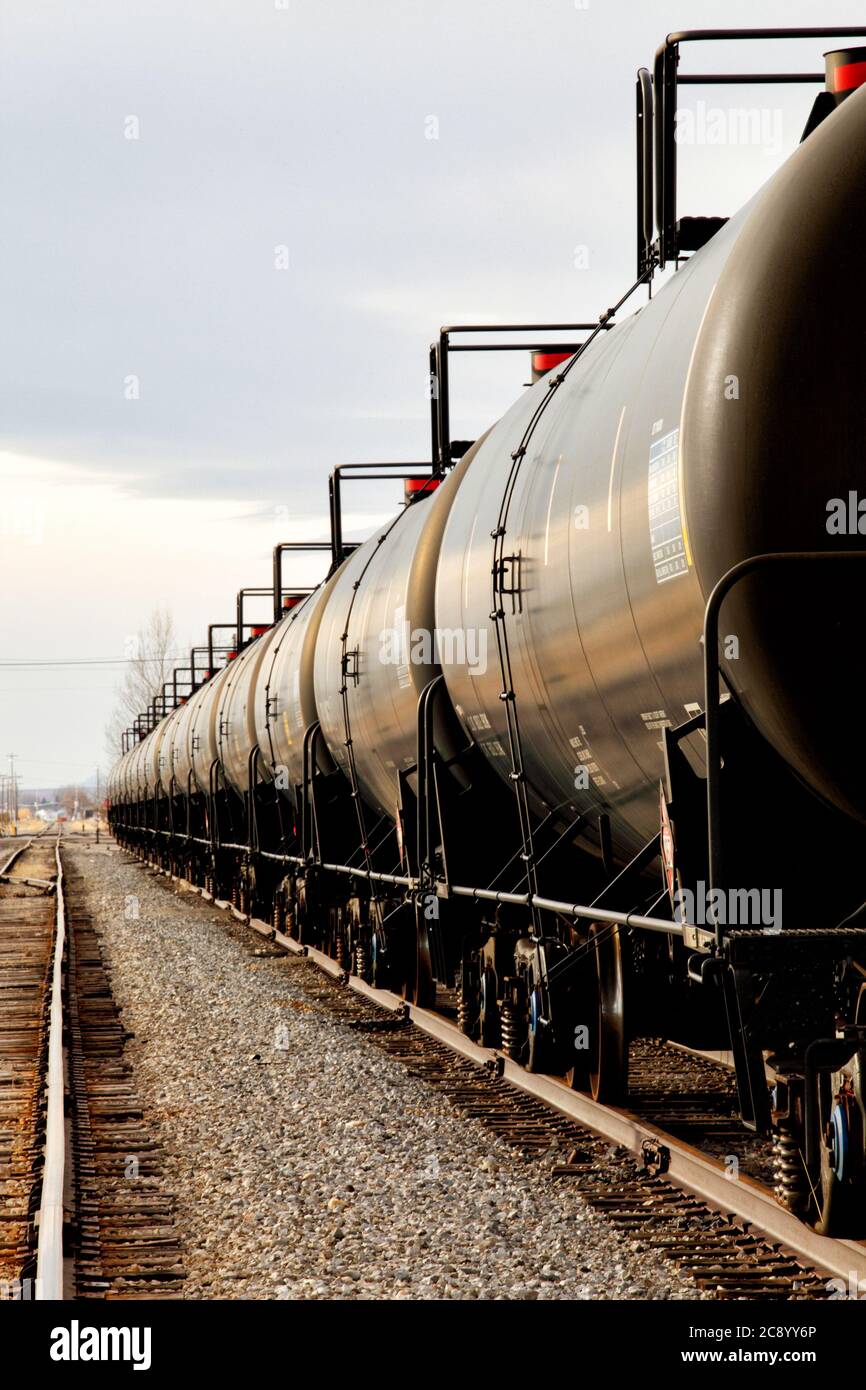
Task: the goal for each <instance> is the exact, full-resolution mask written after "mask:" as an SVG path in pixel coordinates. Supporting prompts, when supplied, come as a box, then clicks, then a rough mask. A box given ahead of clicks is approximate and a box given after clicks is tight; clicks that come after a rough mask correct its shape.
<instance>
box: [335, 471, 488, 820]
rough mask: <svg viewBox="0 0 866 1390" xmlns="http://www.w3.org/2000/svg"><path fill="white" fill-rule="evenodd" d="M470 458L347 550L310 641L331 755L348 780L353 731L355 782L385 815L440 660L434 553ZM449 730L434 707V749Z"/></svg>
mask: <svg viewBox="0 0 866 1390" xmlns="http://www.w3.org/2000/svg"><path fill="white" fill-rule="evenodd" d="M469 462H470V460H469V454H467V455H466V457H465V459H463V460H462V461H461V463H460V464H459V465H458V467H457V468H456V469H455V471H454V473H453V474H452V475H451V476H450V477H449V478H447V479H446V480H445V482H444V483H443V484H442V486H441V487H439V488H438V489H437V490H436V491H435V492H433V493H432V494H431V495H430V496H429V497H422V498H419V500H418V501H416V502H413V503H411V504H410V505H409V506H407V507H406V508H404V510H403V511H402V512H400V513H399V514H398V516H397V517H396V519H395V520H394V521H393V522H390V523H388V525H387V526H385V527H384V528H383V529H382V531H380V532H378V533H377V534H376V535H375V536H373V537H371V538H370V539H369V540H367V541H365V542H364V544H363V545H361V546H359V548H358V549H357V550H355V551H354V552H353V553H352V554H351V555H350V556H349V558H348V559H347V561H346V563H345V564H344V565H343V567H342V569H341V570H340V572H339V574H338V576H337V582H336V583H335V585H334V586H333V589H332V591H331V593H330V595H329V596H328V598H327V601H326V606H325V610H324V615H323V617H322V620H321V628H320V631H319V636H318V640H317V643H316V652H315V700H316V709H317V712H318V717H319V720H320V722H321V726H322V733H323V735H324V737H325V740H326V742H327V744H328V748H329V749H330V752H331V756H332V757H333V759H334V761H335V762H336V763H337V765H338V766H339V767H340V768H341V769H342V771H343V772H344V773H345V774H346V776H347V777H348V778H349V780H350V781H352V766H351V763H350V757H349V751H348V746H347V745H348V741H349V739H351V748H352V754H353V760H354V769H355V774H356V776H357V780H358V786H359V790H360V791H361V793H362V795H363V797H364V799H365V800H366V801H367V803H368V804H369V805H370V806H371V807H373V808H374V809H375V810H376V811H378V812H379V814H380V815H386V816H388V817H390V818H391V819H392V820H393V819H394V818H395V815H396V811H397V806H398V799H399V780H398V776H399V773H400V772H404V771H407V770H408V769H411V768H413V767H414V763H415V756H416V733H417V724H418V697H419V696H420V694H421V692H422V690H423V689H424V687H425V685H427V684H428V682H429V681H431V680H432V679H433V678H434V677H435V676H437V675H438V674H439V672H440V670H441V666H440V660H439V647H440V645H441V644H442V640H443V635H442V634H441V633H439V632H437V628H436V619H435V611H434V596H435V580H436V562H437V557H438V554H439V548H440V545H441V540H442V536H443V534H444V531H445V527H446V524H447V521H448V514H449V512H450V510H451V506H452V503H453V501H454V498H455V497H456V495H457V491H458V487H459V484H460V479H461V478H462V477H463V475H464V474H465V472H466V471H467V469H468V467H469ZM356 586H357V587H356ZM344 670H345V679H344V676H343V673H344ZM344 688H345V705H344V699H343V690H344ZM454 732H455V731H452V729H451V726H450V723H449V721H448V711H447V709H446V710H444V711H439V712H438V714H437V728H436V742H437V744H438V746H439V749H440V752H444V753H446V754H448V753H450V752H452V751H453V750H454Z"/></svg>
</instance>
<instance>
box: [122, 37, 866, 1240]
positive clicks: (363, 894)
mask: <svg viewBox="0 0 866 1390" xmlns="http://www.w3.org/2000/svg"><path fill="white" fill-rule="evenodd" d="M784 32H785V35H787V36H790V31H784ZM797 32H799V31H797ZM828 32H829V33H830V34H831V35H832V34H833V33H834V31H828ZM847 32H848V31H846V33H847ZM780 33H781V31H780ZM810 33H811V31H810ZM743 36H745V35H740V34H734V37H743ZM805 36H806V35H805V34H804V37H805ZM702 37H703V38H706V37H708V35H707V34H706V33H702V32H698V33H687V34H684V35H673V36H669V38H668V39H667V40H666V41H665V44H663V45H662V48H661V49H660V50H659V53H658V55H657V57H656V65H655V71H654V73H653V74H652V75H650V74H649V73H647V72H646V71H645V70H642V71H641V73H640V74H639V76H638V84H637V118H638V146H637V148H638V161H639V164H638V167H639V179H638V252H639V254H638V279H637V281H636V283H635V285H633V286H632V287H631V289H630V290H629V291H628V293H627V294H626V295H625V296H624V297H623V299H622V300H621V301H620V305H619V306H618V307H620V308H621V307H622V306H623V305H625V304H627V303H628V301H629V298H630V296H631V294H633V293H634V291H635V290H636V289H638V288H639V287H640V286H641V285H644V284H646V283H648V282H650V281H651V280H652V279H653V277H654V276H655V274H656V273H657V271H658V270H659V269H661V268H663V267H664V266H665V265H670V264H674V265H675V267H676V273H675V274H674V275H672V276H671V277H670V278H669V279H667V281H666V282H665V283H664V284H663V285H662V287H661V289H660V290H659V292H658V293H656V294H655V295H654V296H652V297H651V298H650V299H649V301H648V302H646V303H644V304H643V305H642V306H641V307H640V309H639V310H638V311H637V312H635V313H627V316H626V317H625V318H623V319H620V320H618V321H617V322H616V323H613V322H612V313H611V311H609V312H608V313H607V314H605V315H602V316H601V318H600V319H599V321H598V323H597V325H596V327H595V328H594V329H593V330H592V332H591V333H590V335H589V338H588V339H587V340H586V341H585V342H584V343H582V344H581V345H580V346H579V347H578V348H577V351H576V352H573V351H572V352H559V353H554V354H553V355H552V369H551V370H550V371H547V372H546V374H545V375H541V376H540V379H539V380H538V381H537V382H536V384H535V385H533V386H532V387H530V389H529V390H527V391H526V392H525V394H524V395H523V396H522V397H521V398H520V399H519V400H518V401H517V402H516V403H515V404H514V405H513V406H512V407H511V409H510V410H508V411H507V412H506V414H505V415H504V416H503V417H502V418H501V419H500V420H499V421H497V422H496V424H494V425H493V426H492V427H491V428H490V429H489V430H488V431H487V433H486V434H484V435H483V436H482V437H481V438H480V439H479V440H477V441H476V442H475V443H474V444H472V445H471V446H467V445H465V444H464V445H461V446H460V447H459V448H458V447H457V445H456V444H453V441H451V438H450V432H449V430H450V426H449V421H448V407H447V345H446V347H445V349H444V353H445V355H444V358H443V356H442V351H441V349H442V345H443V342H444V341H445V335H447V332H448V331H449V330H443V337H442V338H440V353H439V355H438V356H437V355H435V354H434V358H433V359H432V360H433V361H434V363H435V372H434V384H435V386H436V392H435V393H434V404H433V412H432V414H433V421H434V438H433V449H432V465H431V467H430V471H429V475H428V476H427V478H426V479H418V478H417V477H414V476H413V472H410V473H409V474H408V475H407V476H408V478H410V479H411V480H412V489H413V490H412V492H411V495H407V505H406V506H405V507H404V508H403V509H402V510H401V511H400V512H399V513H398V515H397V516H396V517H395V518H394V520H393V521H392V522H390V523H388V524H387V525H386V526H384V527H381V528H379V530H377V532H376V533H375V534H374V535H373V536H372V537H370V539H369V540H367V541H365V542H363V543H361V544H359V545H357V546H346V545H344V544H343V541H342V529H341V524H340V522H339V503H338V501H337V500H336V499H338V490H339V470H337V472H336V473H335V474H334V475H332V478H331V524H332V535H331V548H332V564H331V569H330V571H329V574H328V575H327V577H326V578H325V579H324V580H323V582H322V583H321V584H320V585H319V586H318V587H317V588H316V589H315V590H314V591H313V592H312V593H310V594H307V593H304V594H296V595H294V596H292V597H290V601H291V602H293V603H295V604H296V606H295V607H294V608H292V610H291V611H290V612H289V613H288V614H287V615H285V616H280V604H281V600H282V598H283V592H284V591H283V586H282V581H281V579H280V570H279V567H278V565H277V562H276V557H275V579H274V600H275V609H276V612H275V622H274V625H273V626H272V627H271V628H270V629H269V631H268V632H267V633H266V634H265V635H264V636H259V637H258V638H256V639H254V640H253V641H252V642H251V643H249V644H244V643H243V641H242V638H243V631H242V627H241V624H240V618H239V625H238V647H239V655H238V656H237V657H236V658H235V659H234V660H233V661H230V662H229V663H228V664H227V665H226V667H224V668H223V669H222V670H221V671H220V672H218V673H217V674H215V675H214V676H212V677H211V678H210V679H209V680H208V681H207V682H206V683H205V684H203V685H202V686H201V687H200V688H199V689H198V690H196V691H195V692H194V693H193V694H192V696H191V698H190V699H189V700H188V702H187V703H186V704H185V705H183V706H182V707H181V708H180V709H177V710H175V711H174V712H173V714H172V715H170V716H169V718H168V720H166V719H162V720H160V719H159V717H158V715H159V713H161V712H164V710H163V711H158V710H157V708H156V706H154V707H153V708H152V709H151V711H149V712H148V717H147V718H146V719H145V720H144V721H143V723H141V722H140V723H139V726H138V731H140V732H141V733H143V734H144V737H143V738H142V739H141V740H140V741H138V740H137V736H136V738H135V739H133V741H132V742H131V744H130V746H129V747H128V748H127V750H126V752H125V754H124V756H123V758H122V760H121V762H120V764H119V765H118V768H117V769H116V771H115V773H114V774H113V780H112V783H111V793H110V794H111V799H112V808H111V821H112V825H113V827H114V830H115V834H116V835H117V836H118V838H119V839H120V841H121V843H124V844H126V845H128V846H129V847H130V848H132V849H134V850H135V851H136V852H138V853H140V854H142V855H144V856H145V857H147V858H149V859H151V860H153V861H155V862H157V863H159V864H161V865H162V866H163V867H164V868H167V869H169V870H171V871H172V872H178V873H182V874H184V875H185V876H186V877H190V878H192V879H193V880H194V881H196V882H199V883H202V884H203V885H204V886H205V887H206V888H208V889H210V890H211V891H213V892H214V893H215V894H217V895H218V896H219V895H223V896H226V897H232V898H233V899H234V901H235V902H236V904H237V905H239V906H240V907H241V908H242V909H243V910H244V911H246V912H247V913H249V914H250V915H252V916H256V917H266V918H269V919H270V920H271V922H272V925H273V926H274V927H276V928H277V929H280V930H282V929H285V930H286V931H287V932H289V933H290V934H291V935H294V936H296V937H298V938H299V939H300V940H302V941H313V942H315V943H317V944H319V945H321V946H323V947H324V949H326V950H328V951H329V952H330V953H331V954H332V955H334V956H335V957H336V958H337V959H338V960H339V961H340V962H341V963H342V964H343V965H344V967H345V968H347V969H351V970H354V971H355V972H356V973H358V974H360V975H362V976H363V977H364V978H366V979H368V980H370V981H372V982H373V983H374V984H389V985H390V986H391V987H393V988H396V989H398V990H400V991H402V993H403V994H404V996H405V997H407V998H409V999H412V1000H413V1001H415V1002H416V1003H418V1004H422V1005H430V1006H435V1007H440V1008H443V1009H445V1010H446V1011H450V1012H451V1013H452V1014H453V1015H454V1016H455V1017H456V1019H457V1022H458V1024H459V1026H460V1027H461V1028H462V1029H463V1031H464V1032H466V1033H467V1034H469V1035H470V1036H472V1037H474V1038H476V1039H477V1040H479V1041H481V1042H482V1043H484V1044H487V1045H490V1046H493V1047H496V1048H499V1049H501V1050H502V1051H503V1052H505V1053H506V1054H507V1055H509V1056H511V1057H513V1058H516V1059H519V1060H521V1061H522V1062H524V1064H525V1065H527V1066H528V1067H530V1068H531V1069H533V1070H551V1071H554V1072H557V1073H559V1074H563V1075H565V1076H567V1077H568V1079H569V1081H570V1083H571V1084H572V1085H573V1086H576V1087H579V1088H581V1089H585V1090H588V1091H590V1092H591V1094H592V1095H593V1097H594V1098H596V1099H597V1100H600V1101H604V1102H613V1103H616V1104H626V1103H627V1100H628V1053H629V1043H630V1040H631V1039H632V1038H634V1037H637V1036H663V1037H667V1038H671V1039H674V1040H677V1041H680V1042H682V1043H685V1044H687V1045H689V1046H697V1047H704V1048H708V1047H711V1048H714V1049H717V1048H729V1049H730V1051H731V1053H732V1056H733V1061H734V1066H735V1070H736V1078H737V1086H738V1094H739V1099H740V1112H741V1116H742V1119H743V1122H744V1125H745V1126H746V1127H747V1128H750V1129H755V1130H769V1129H772V1130H773V1132H774V1134H775V1136H776V1139H777V1143H778V1146H779V1153H780V1162H779V1185H778V1195H779V1197H780V1200H782V1201H784V1202H786V1203H787V1204H788V1205H789V1206H791V1207H792V1208H793V1209H794V1210H796V1211H798V1212H799V1213H800V1214H801V1215H803V1217H804V1218H805V1219H810V1220H813V1221H815V1222H816V1224H817V1225H818V1226H819V1229H822V1230H824V1231H826V1232H839V1231H841V1232H843V1233H845V1234H856V1235H862V1234H866V1139H864V1135H866V1105H864V1078H866V985H864V980H866V920H864V919H866V905H864V906H861V904H862V903H863V896H864V895H863V889H862V882H861V875H860V867H859V866H860V863H861V862H862V857H863V853H864V849H866V830H864V821H866V793H864V790H863V789H864V785H866V778H864V772H866V769H864V766H863V763H864V752H863V747H862V744H861V742H860V740H859V738H858V736H857V733H856V727H855V724H854V720H853V716H852V714H851V712H850V711H851V695H850V692H852V691H856V690H858V689H859V687H860V678H861V676H862V670H863V663H862V657H861V655H860V643H859V625H860V609H861V605H862V598H863V584H862V578H861V577H858V576H862V573H863V571H862V569H861V568H859V567H860V565H861V562H862V560H863V557H864V553H866V543H864V539H863V535H864V531H866V523H864V528H863V530H861V529H860V526H859V521H858V519H859V515H860V513H859V507H858V496H857V486H858V482H859V479H860V475H861V471H862V469H861V462H860V460H861V458H862V457H863V455H864V444H866V439H864V433H866V423H864V420H863V418H862V411H861V410H860V409H859V400H860V395H861V389H860V388H861V385H862V381H863V378H864V369H866V343H864V340H863V337H862V334H861V332H860V323H861V321H862V319H863V317H864V313H863V310H864V307H866V306H864V303H863V300H864V295H866V283H864V275H863V270H862V264H861V261H862V246H863V244H864V234H866V90H863V89H862V85H863V75H864V74H866V50H859V49H858V50H846V51H844V52H843V51H839V52H836V51H834V52H833V53H830V54H828V55H826V60H827V61H826V68H827V89H826V91H825V92H823V93H821V94H820V95H819V96H818V98H817V100H816V102H815V105H814V107H813V110H812V114H811V115H810V118H809V123H808V125H807V128H806V131H805V132H804V136H803V139H802V141H801V144H800V146H799V147H798V148H797V149H796V150H795V152H794V153H793V154H792V155H791V156H790V158H788V159H787V161H786V162H785V163H784V164H783V166H782V167H781V169H780V170H779V171H778V173H777V174H775V175H774V176H773V177H772V178H771V179H770V180H769V182H768V183H767V184H766V185H765V187H764V188H763V189H762V190H761V191H760V192H759V193H758V194H757V195H756V196H755V197H753V198H752V200H751V201H750V202H749V203H748V204H747V205H746V206H745V207H744V208H743V209H741V211H740V212H739V213H737V214H735V215H734V216H732V217H730V218H728V219H726V218H712V219H681V220H680V219H677V217H676V216H675V168H676V143H675V118H676V110H675V104H676V70H677V63H678V61H679V53H680V45H681V44H684V43H687V42H689V41H691V40H693V39H696V38H697V39H700V38H702ZM765 37H766V35H765ZM672 92H673V96H672V95H671V93H672ZM651 134H652V136H653V139H650V138H649V137H650V135H651ZM653 194H654V195H655V204H654V206H653V201H652V196H653ZM656 233H657V235H656ZM684 253H691V254H688V255H686V254H684ZM450 331H451V332H459V331H466V330H450ZM536 375H538V374H537V373H536ZM443 392H444V401H445V404H444V405H443ZM452 445H453V447H452ZM458 460H459V461H458ZM455 463H456V466H454V465H455ZM414 471H415V472H417V469H416V470H414ZM408 485H409V484H408V483H407V486H408ZM864 509H866V507H864ZM840 514H841V515H842V516H843V518H844V519H845V521H846V524H845V525H844V526H842V527H841V529H840V526H839V524H838V517H839V515H840ZM833 517H836V524H835V526H834V524H832V518H833ZM279 550H280V547H278V551H279ZM239 611H240V609H239ZM163 704H164V701H163ZM138 731H137V732H138ZM161 759H162V766H161V763H160V760H161ZM166 760H167V761H166ZM744 905H745V907H744ZM768 905H769V906H768ZM740 911H745V916H742V915H740V916H738V915H737V912H740ZM768 914H769V915H768ZM579 1034H584V1035H585V1040H584V1041H583V1042H581V1043H580V1045H578V1043H577V1042H576V1039H577V1038H578V1035H579ZM768 1065H769V1066H770V1067H771V1068H772V1070H773V1074H774V1076H775V1085H774V1087H773V1089H772V1092H770V1091H769V1090H768V1087H767V1084H766V1067H767V1066H768ZM810 1194H814V1195H810Z"/></svg>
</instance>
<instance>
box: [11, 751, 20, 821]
mask: <svg viewBox="0 0 866 1390" xmlns="http://www.w3.org/2000/svg"><path fill="white" fill-rule="evenodd" d="M17 756H18V754H17V753H10V754H9V799H10V809H11V812H12V834H13V835H17V834H18V779H17V777H16V776H15V759H16V757H17Z"/></svg>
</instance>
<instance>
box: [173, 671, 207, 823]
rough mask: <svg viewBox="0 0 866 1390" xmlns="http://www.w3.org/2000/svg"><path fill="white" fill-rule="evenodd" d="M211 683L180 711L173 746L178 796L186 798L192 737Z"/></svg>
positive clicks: (175, 783)
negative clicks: (200, 708) (198, 710)
mask: <svg viewBox="0 0 866 1390" xmlns="http://www.w3.org/2000/svg"><path fill="white" fill-rule="evenodd" d="M208 685H209V682H208V681H205V683H204V684H203V685H200V686H199V688H198V690H196V691H194V692H193V694H192V695H191V696H190V698H189V699H188V700H187V702H186V704H185V705H182V706H181V708H180V711H179V716H178V721H177V726H176V729H175V734H174V738H173V739H172V744H171V774H170V775H171V776H172V777H173V779H174V789H175V792H176V794H177V795H178V796H185V795H186V793H187V788H188V787H189V785H190V783H189V778H190V774H191V772H192V751H191V749H190V735H191V731H192V727H193V724H194V722H195V717H196V710H197V709H198V707H199V705H200V704H201V703H202V701H203V700H204V699H205V698H206V695H207V689H208Z"/></svg>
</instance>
